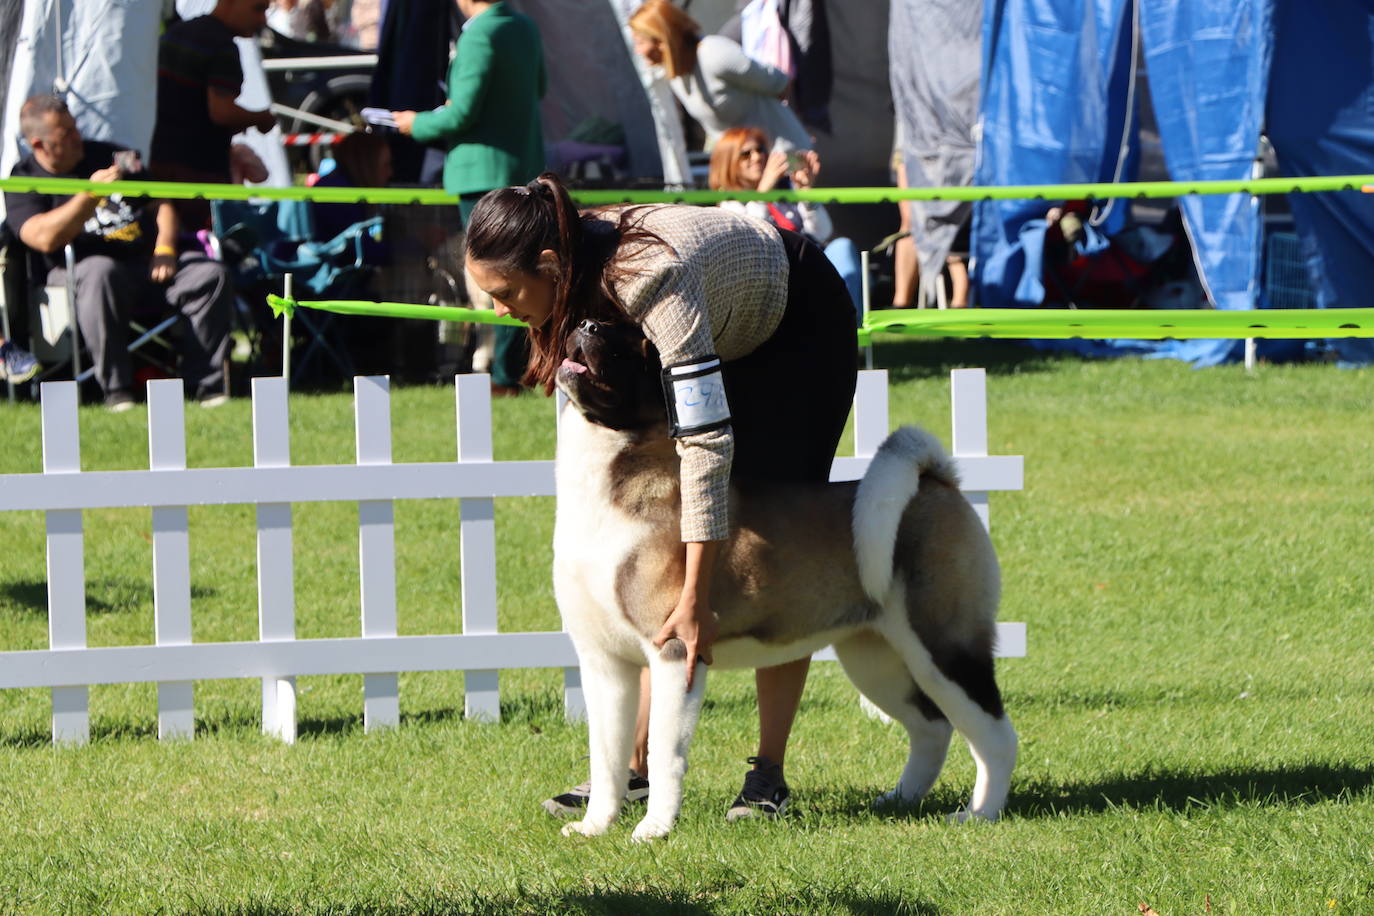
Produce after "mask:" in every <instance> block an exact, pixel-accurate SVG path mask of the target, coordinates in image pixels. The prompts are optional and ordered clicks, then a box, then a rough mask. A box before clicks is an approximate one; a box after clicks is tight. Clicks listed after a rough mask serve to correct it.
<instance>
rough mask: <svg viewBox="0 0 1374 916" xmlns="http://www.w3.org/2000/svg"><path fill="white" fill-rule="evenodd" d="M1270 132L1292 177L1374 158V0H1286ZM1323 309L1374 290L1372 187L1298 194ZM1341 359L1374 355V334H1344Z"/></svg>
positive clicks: (1279, 18)
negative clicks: (1366, 191)
mask: <svg viewBox="0 0 1374 916" xmlns="http://www.w3.org/2000/svg"><path fill="white" fill-rule="evenodd" d="M1274 32H1275V45H1274V60H1273V67H1272V70H1271V76H1270V87H1269V107H1268V113H1267V117H1268V126H1267V133H1268V136H1269V139H1270V141H1271V142H1272V143H1273V144H1274V149H1275V151H1276V152H1277V153H1278V158H1279V167H1280V169H1281V170H1282V172H1283V174H1285V175H1350V174H1360V173H1363V172H1367V171H1368V170H1369V166H1370V163H1372V162H1374V3H1370V2H1368V0H1364V2H1361V0H1322V2H1321V3H1300V2H1297V0H1278V8H1277V10H1276V11H1275V29H1274ZM1289 201H1290V203H1291V205H1292V208H1293V218H1294V220H1295V222H1296V223H1297V229H1298V234H1299V236H1300V237H1301V239H1302V245H1303V251H1304V254H1305V256H1306V261H1307V268H1308V273H1309V275H1310V277H1311V280H1312V288H1313V290H1314V291H1315V293H1316V306H1317V307H1318V308H1338V307H1342V306H1344V307H1361V306H1364V307H1367V306H1369V305H1370V304H1371V297H1372V296H1374V194H1361V193H1360V192H1359V191H1340V192H1333V193H1329V194H1293V195H1290V197H1289ZM1333 345H1334V347H1335V349H1336V351H1337V353H1338V354H1339V355H1340V356H1341V358H1343V359H1345V360H1349V361H1352V362H1360V363H1369V362H1371V361H1374V341H1367V340H1337V341H1335V342H1334V343H1333Z"/></svg>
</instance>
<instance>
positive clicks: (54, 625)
mask: <svg viewBox="0 0 1374 916" xmlns="http://www.w3.org/2000/svg"><path fill="white" fill-rule="evenodd" d="M41 392H42V397H43V473H44V474H76V473H80V471H81V430H80V426H79V424H78V423H77V418H76V405H77V387H76V382H45V383H43V386H42V388H41ZM45 524H46V527H47V540H48V644H49V645H50V646H51V647H52V648H54V649H84V648H85V647H86V555H85V538H84V536H83V534H82V519H81V510H80V509H61V510H55V511H50V512H47V513H46V516H45ZM73 674H74V675H75V672H73ZM52 737H53V742H54V743H59V744H85V743H86V742H87V741H89V740H90V739H91V713H90V690H89V689H88V688H86V687H76V686H72V687H68V686H63V687H54V688H53V689H52Z"/></svg>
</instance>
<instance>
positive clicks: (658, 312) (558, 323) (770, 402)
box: [467, 173, 857, 820]
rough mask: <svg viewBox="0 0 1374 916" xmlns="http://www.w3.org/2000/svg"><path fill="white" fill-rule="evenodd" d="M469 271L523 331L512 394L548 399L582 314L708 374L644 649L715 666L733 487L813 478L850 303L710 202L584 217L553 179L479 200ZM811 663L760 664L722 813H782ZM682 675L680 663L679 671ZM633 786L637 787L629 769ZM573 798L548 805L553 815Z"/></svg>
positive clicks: (639, 733) (843, 409) (828, 428)
mask: <svg viewBox="0 0 1374 916" xmlns="http://www.w3.org/2000/svg"><path fill="white" fill-rule="evenodd" d="M467 269H468V272H469V273H470V274H471V276H472V278H473V279H474V281H475V282H476V283H477V285H478V286H479V287H481V288H482V289H483V290H484V291H485V292H487V293H489V294H490V295H491V297H492V299H493V300H494V303H495V306H496V311H497V312H498V313H499V314H501V315H513V316H515V317H516V318H517V319H519V320H520V321H523V322H524V323H526V324H527V325H529V328H530V340H531V358H530V367H529V371H528V373H527V374H526V376H525V384H527V385H531V386H533V385H542V386H543V388H544V390H545V392H546V393H552V391H553V388H554V379H555V375H556V373H557V370H558V367H559V365H560V364H561V363H562V362H563V360H564V357H565V355H566V352H565V348H566V345H567V343H568V340H569V337H570V335H571V334H572V333H573V332H574V331H575V329H576V328H577V327H578V325H579V324H581V323H582V322H583V321H585V320H587V319H591V320H593V321H597V322H604V323H612V324H614V323H621V324H624V323H626V322H632V323H634V324H636V325H638V326H639V327H640V328H641V329H642V330H643V332H644V334H645V336H646V337H647V338H648V339H649V341H650V342H652V343H653V344H654V345H655V347H657V349H658V353H659V356H660V358H661V360H662V363H663V367H664V371H665V372H667V371H668V370H669V369H675V370H678V371H679V372H680V371H681V370H683V369H687V370H688V371H700V372H702V373H707V372H710V371H712V370H713V369H714V368H716V367H717V366H718V371H719V373H720V377H721V379H722V381H723V384H724V388H725V392H726V401H727V402H728V405H727V406H726V407H725V408H724V409H723V410H721V411H719V412H718V413H717V414H715V415H712V416H700V415H697V416H693V417H690V418H688V417H675V416H670V417H669V418H668V419H669V420H670V422H671V423H672V427H673V435H674V437H675V438H676V445H677V451H678V455H679V457H680V459H681V472H680V473H681V490H682V529H681V536H682V542H683V558H684V564H685V570H686V572H685V577H684V581H683V583H682V593H681V595H680V597H679V599H678V602H677V606H676V607H674V608H673V610H672V612H671V613H670V614H669V615H668V618H667V620H666V621H665V622H664V624H663V628H662V630H660V631H659V633H658V636H657V637H656V639H655V640H654V642H655V644H656V645H658V646H662V645H663V643H665V642H666V641H667V640H669V639H673V638H676V639H680V640H682V642H684V643H685V644H686V646H687V651H688V655H687V657H688V658H694V657H700V658H701V659H702V660H703V661H704V662H706V663H707V664H709V663H710V661H711V644H712V642H713V641H714V640H715V637H716V633H717V623H716V618H715V614H714V613H713V611H712V609H711V607H710V604H709V601H708V596H709V594H710V585H711V571H712V568H713V566H714V564H715V559H716V553H717V549H718V547H719V544H720V542H721V541H722V540H724V539H725V538H726V536H727V534H728V532H729V515H728V509H729V507H728V499H727V494H728V487H729V483H730V481H731V480H732V479H733V480H734V481H735V482H736V483H737V484H738V485H739V486H741V487H746V488H747V487H748V486H749V480H750V479H760V480H763V479H766V480H769V481H780V480H794V481H826V480H828V479H829V477H830V464H831V461H832V459H833V458H834V455H835V449H836V447H837V445H838V444H839V439H840V434H841V432H842V431H843V429H844V424H845V419H846V418H847V417H848V415H849V407H850V404H851V402H852V401H853V398H854V386H855V381H856V370H855V365H856V361H855V354H856V351H857V340H856V335H855V328H854V305H853V303H852V302H851V301H850V298H849V294H848V292H847V291H846V289H845V285H844V281H843V280H841V279H840V277H839V275H838V274H837V273H836V272H835V269H834V267H832V266H831V264H830V262H829V261H828V260H827V259H826V257H825V255H824V254H823V253H822V252H821V250H820V249H819V248H817V247H816V245H815V244H814V243H812V242H810V241H808V240H807V239H806V238H804V237H803V236H801V235H799V234H797V233H794V232H789V231H786V230H782V229H778V228H776V227H774V226H771V225H768V224H766V223H763V222H760V221H758V220H754V219H750V218H748V217H744V216H740V215H737V214H734V213H730V212H727V211H724V210H720V209H717V208H710V207H690V206H657V205H654V206H637V207H621V208H606V209H601V210H595V211H588V212H585V213H582V212H579V211H578V210H577V208H576V207H575V205H574V204H573V202H572V198H571V197H569V196H568V192H567V191H566V190H565V189H564V187H563V185H562V184H561V183H560V181H559V179H558V177H557V176H556V175H553V174H550V173H545V174H543V175H540V176H539V177H538V178H537V179H535V180H534V181H532V182H530V183H529V184H528V185H524V186H520V187H511V188H502V189H499V190H496V191H492V192H490V193H489V194H487V195H486V196H484V197H483V198H482V199H481V200H480V201H479V202H478V203H477V206H476V207H475V209H474V210H473V213H472V219H471V224H470V226H469V227H468V231H467ZM808 664H809V660H807V659H801V660H799V661H795V662H789V663H787V664H785V665H779V666H777V667H773V668H760V669H758V670H757V671H756V675H755V680H756V684H757V688H758V698H759V746H758V753H757V754H756V755H755V756H753V757H751V758H749V763H751V764H752V769H750V770H749V771H748V772H747V774H746V775H745V779H744V787H743V789H742V790H741V791H740V793H739V795H738V797H736V798H735V800H734V802H733V803H732V804H731V805H730V808H729V810H728V811H727V813H726V818H727V819H728V820H736V819H738V818H742V817H754V816H764V817H772V816H775V815H777V814H780V813H781V812H782V811H783V809H784V808H785V807H786V806H787V800H788V797H789V791H788V788H787V783H786V781H785V780H784V778H783V761H784V758H785V755H786V749H787V739H788V735H789V734H790V732H791V729H792V722H793V720H794V719H795V717H796V713H797V707H798V705H799V703H800V702H801V694H802V689H803V688H804V686H805V683H806V673H807V667H808ZM694 670H695V665H689V666H688V669H687V671H688V674H687V676H688V679H689V683H688V686H689V689H690V679H691V677H692V672H693V671H694ZM641 685H642V689H641V703H640V722H639V724H638V727H637V729H636V737H637V746H636V750H635V756H634V759H633V760H632V766H633V768H634V769H635V770H637V771H638V773H639V774H642V773H644V772H646V768H645V763H646V761H645V757H646V751H645V746H644V741H645V736H647V733H648V729H647V724H646V722H647V709H648V706H647V701H646V698H647V695H648V683H647V679H646V678H642V679H641ZM631 791H632V793H633V794H635V795H638V797H641V798H642V797H644V796H647V794H648V785H647V783H646V782H645V781H644V779H643V778H642V777H639V778H636V779H632V781H631ZM585 805H586V792H585V790H584V787H582V786H579V787H578V788H577V789H574V790H573V791H572V792H569V793H566V794H564V795H560V796H558V797H556V798H553V799H549V800H548V801H547V802H545V803H544V806H545V808H546V809H548V810H549V811H550V813H553V814H556V815H559V816H566V815H569V814H574V813H578V811H579V809H580V808H582V807H584V806H585Z"/></svg>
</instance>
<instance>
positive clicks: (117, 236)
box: [81, 194, 143, 245]
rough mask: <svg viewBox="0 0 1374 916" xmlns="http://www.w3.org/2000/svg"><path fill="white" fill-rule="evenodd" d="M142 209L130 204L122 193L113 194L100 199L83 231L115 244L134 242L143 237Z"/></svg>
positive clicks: (82, 228)
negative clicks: (140, 221)
mask: <svg viewBox="0 0 1374 916" xmlns="http://www.w3.org/2000/svg"><path fill="white" fill-rule="evenodd" d="M140 203H141V202H140ZM142 211H143V208H142V206H134V205H132V204H130V203H129V201H127V200H125V199H124V196H123V195H122V194H111V195H110V196H109V197H106V198H103V199H102V200H101V201H100V203H99V205H98V206H97V207H96V208H95V213H94V215H92V216H91V218H90V219H88V220H86V225H84V226H82V227H81V231H82V232H85V233H87V234H89V235H94V236H98V237H99V238H101V239H102V240H104V241H106V242H110V243H113V244H121V245H129V244H134V243H136V242H138V241H139V240H140V239H142V238H143V227H142V226H141V225H139V219H140V218H141V217H142V215H143V212H142Z"/></svg>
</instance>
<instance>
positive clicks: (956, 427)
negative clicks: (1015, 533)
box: [949, 369, 1026, 658]
mask: <svg viewBox="0 0 1374 916" xmlns="http://www.w3.org/2000/svg"><path fill="white" fill-rule="evenodd" d="M949 382H950V386H949V387H950V422H951V424H952V425H953V430H952V439H953V446H954V447H953V451H952V454H953V455H954V457H955V458H961V457H970V458H971V457H982V456H985V455H987V453H988V376H987V372H986V371H985V370H983V369H955V370H954V371H952V372H951V373H950V374H949ZM964 496H965V497H967V498H968V501H969V505H971V506H973V511H974V512H976V513H978V517H979V518H980V519H982V521H983V527H984V528H986V529H988V530H989V531H991V530H992V519H991V517H990V515H989V513H988V494H987V492H986V491H972V492H970V491H967V490H966V491H964ZM997 653H998V654H999V655H1001V656H1003V657H1012V658H1022V657H1024V656H1025V654H1026V625H1025V624H1024V623H1020V622H1008V621H1001V622H999V623H998V624H997Z"/></svg>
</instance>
